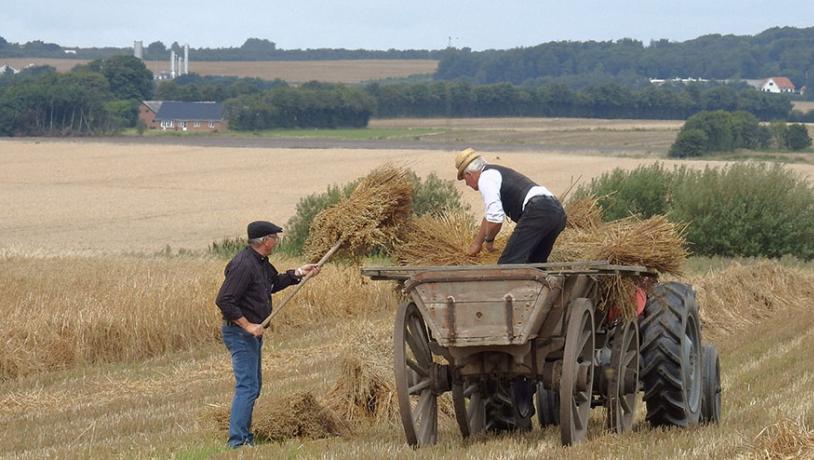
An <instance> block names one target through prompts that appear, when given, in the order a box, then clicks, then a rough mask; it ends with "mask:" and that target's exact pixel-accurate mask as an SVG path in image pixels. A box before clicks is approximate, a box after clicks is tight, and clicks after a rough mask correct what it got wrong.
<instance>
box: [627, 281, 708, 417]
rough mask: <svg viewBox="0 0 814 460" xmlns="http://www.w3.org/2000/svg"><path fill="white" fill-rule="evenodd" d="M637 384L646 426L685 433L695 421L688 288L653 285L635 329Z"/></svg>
mask: <svg viewBox="0 0 814 460" xmlns="http://www.w3.org/2000/svg"><path fill="white" fill-rule="evenodd" d="M640 336H641V344H642V345H641V359H642V366H641V379H642V383H643V386H644V400H645V402H646V404H647V421H648V422H650V424H651V425H653V426H680V427H687V426H690V425H694V424H697V423H698V421H699V418H700V415H701V381H702V379H701V377H702V375H703V374H702V370H701V363H702V348H701V328H700V322H699V319H698V303H697V302H696V300H695V292H694V291H693V289H692V287H691V286H689V285H687V284H682V283H675V282H669V283H659V284H656V285H655V286H653V288H652V289H651V291H650V293H649V294H648V299H647V304H646V305H645V309H644V317H643V318H642V320H641V323H640Z"/></svg>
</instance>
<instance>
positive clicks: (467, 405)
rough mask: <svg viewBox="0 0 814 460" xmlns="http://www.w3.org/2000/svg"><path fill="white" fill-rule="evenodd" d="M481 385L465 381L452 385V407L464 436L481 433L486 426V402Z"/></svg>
mask: <svg viewBox="0 0 814 460" xmlns="http://www.w3.org/2000/svg"><path fill="white" fill-rule="evenodd" d="M487 401H488V398H487V397H486V396H485V395H484V391H483V385H482V384H481V383H480V382H473V381H465V382H463V383H458V384H453V385H452V407H453V408H454V409H455V420H457V422H458V428H460V430H461V436H463V437H464V438H467V437H469V436H470V435H476V434H479V433H482V432H483V431H484V429H485V427H486V403H487Z"/></svg>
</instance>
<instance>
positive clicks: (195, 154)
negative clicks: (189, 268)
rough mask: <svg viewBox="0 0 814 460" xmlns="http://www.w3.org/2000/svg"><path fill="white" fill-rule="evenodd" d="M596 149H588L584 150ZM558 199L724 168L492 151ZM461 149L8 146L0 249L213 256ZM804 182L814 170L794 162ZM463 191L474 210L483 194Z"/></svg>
mask: <svg viewBox="0 0 814 460" xmlns="http://www.w3.org/2000/svg"><path fill="white" fill-rule="evenodd" d="M586 152H591V149H586ZM483 154H484V156H485V157H486V158H487V159H488V160H489V161H490V162H495V163H500V164H504V165H507V166H510V167H513V168H516V169H518V170H519V171H522V172H524V173H525V174H527V175H529V176H530V177H531V178H533V179H535V180H537V181H539V183H541V184H543V185H545V186H547V187H548V188H550V189H551V190H552V191H553V192H554V193H557V194H561V193H563V192H565V191H566V190H568V188H569V187H570V186H571V184H572V183H573V182H574V181H576V180H577V179H579V178H581V181H582V183H585V182H587V181H590V179H591V178H592V177H596V176H598V175H600V174H602V173H604V172H607V171H610V170H612V169H613V168H616V167H621V168H626V169H630V168H635V167H637V166H639V165H642V164H652V163H654V162H657V161H662V162H664V163H665V164H667V165H672V164H682V165H689V166H692V167H700V168H703V167H705V166H712V165H720V164H722V163H721V162H715V161H681V162H675V161H665V160H664V159H663V158H657V157H655V158H649V157H648V158H626V157H618V156H597V155H583V154H579V152H578V151H577V152H568V153H564V152H558V151H556V150H551V151H546V152H536V151H525V152H524V151H499V150H494V151H484V152H483ZM453 158H454V151H453V150H449V151H444V150H386V149H262V148H224V147H199V146H189V145H181V144H179V145H172V144H163V145H148V144H137V143H130V144H115V143H109V144H107V143H98V142H83V141H82V140H81V139H77V140H44V139H41V140H32V139H20V140H15V139H4V140H0V209H3V210H4V216H3V219H2V220H0V249H3V248H5V249H13V248H15V247H23V248H26V252H30V251H32V250H35V249H41V250H43V251H46V252H47V253H69V254H76V253H82V254H88V253H99V252H148V253H149V252H155V251H158V250H161V249H164V248H165V247H167V246H170V247H171V248H173V249H179V248H185V249H204V248H206V247H207V245H208V244H209V243H211V242H212V241H214V240H218V239H221V238H224V237H232V236H237V235H241V234H242V233H243V231H244V229H245V225H246V223H247V222H250V221H252V220H256V219H268V220H271V221H273V222H276V223H279V224H282V225H284V224H285V223H286V222H287V221H288V219H289V218H290V217H291V216H292V215H294V212H295V209H296V204H297V202H298V201H299V200H300V199H301V198H303V197H305V196H307V195H309V194H313V193H321V192H324V191H325V189H326V188H327V186H328V185H331V184H344V183H347V182H349V181H351V180H353V179H355V178H357V177H360V176H362V175H364V174H365V173H367V172H368V171H370V170H371V169H373V168H374V167H376V166H378V165H381V164H382V163H384V162H388V161H390V162H402V163H404V164H406V165H407V166H408V167H410V168H412V169H413V170H415V171H416V172H417V173H418V174H419V175H421V176H426V175H428V174H430V173H435V174H436V175H438V176H439V177H441V178H443V179H450V180H455V170H454V168H453ZM789 167H790V168H792V169H795V170H797V171H799V172H801V173H802V174H804V175H806V176H811V175H812V173H814V166H813V165H805V164H796V165H795V164H793V165H790V166H789ZM457 187H458V188H459V189H460V190H461V192H462V193H463V197H464V199H465V200H466V201H467V202H468V203H469V204H470V205H471V206H472V209H473V210H476V211H478V210H480V209H481V207H482V204H481V203H480V196H479V194H478V193H477V192H474V191H472V190H470V189H466V188H465V186H464V185H463V183H462V182H458V183H457Z"/></svg>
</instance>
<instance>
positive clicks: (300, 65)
mask: <svg viewBox="0 0 814 460" xmlns="http://www.w3.org/2000/svg"><path fill="white" fill-rule="evenodd" d="M87 62H88V61H87V60H82V59H46V58H10V59H4V60H3V63H5V64H8V65H10V66H12V67H15V68H18V69H22V68H24V67H25V66H27V65H29V64H33V65H50V66H52V67H54V68H56V69H57V71H58V72H67V71H69V70H71V69H73V68H74V66H77V65H79V64H86V63H87ZM144 64H145V65H146V66H147V68H148V69H150V70H151V71H152V72H153V73H155V74H158V73H160V72H169V70H170V64H169V58H167V60H166V61H144ZM437 67H438V61H435V60H431V59H368V60H335V61H196V60H195V56H194V54H193V55H192V56H191V57H190V63H189V71H190V72H194V73H197V74H199V75H225V76H233V77H249V78H261V79H264V80H274V79H277V78H279V79H281V80H285V81H287V82H290V83H304V82H307V81H312V80H318V81H326V82H333V83H359V82H362V81H367V80H379V79H383V78H399V77H407V76H410V75H416V74H432V73H435V70H436V68H437Z"/></svg>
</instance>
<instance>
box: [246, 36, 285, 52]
mask: <svg viewBox="0 0 814 460" xmlns="http://www.w3.org/2000/svg"><path fill="white" fill-rule="evenodd" d="M240 49H242V50H244V51H253V52H257V53H269V52H274V51H276V50H277V45H276V44H275V43H274V42H272V41H269V40H266V39H264V38H249V39H247V40H246V41H245V42H243V45H241V46H240Z"/></svg>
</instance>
